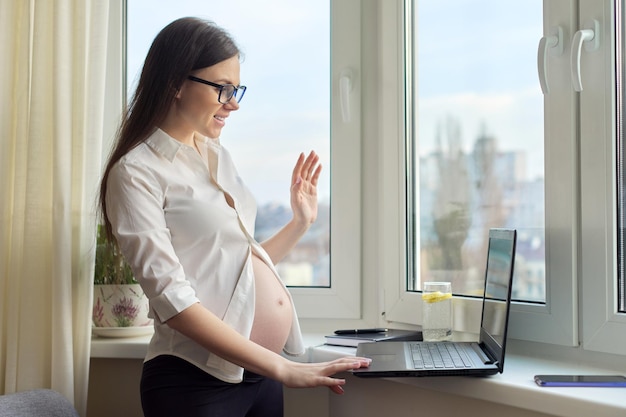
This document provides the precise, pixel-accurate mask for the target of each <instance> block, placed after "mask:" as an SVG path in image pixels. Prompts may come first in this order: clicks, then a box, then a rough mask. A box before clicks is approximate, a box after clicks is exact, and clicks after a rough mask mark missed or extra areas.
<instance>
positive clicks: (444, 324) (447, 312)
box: [422, 282, 452, 342]
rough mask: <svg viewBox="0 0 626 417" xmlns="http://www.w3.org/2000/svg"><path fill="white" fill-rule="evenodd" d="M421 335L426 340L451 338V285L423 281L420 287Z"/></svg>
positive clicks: (434, 340)
mask: <svg viewBox="0 0 626 417" xmlns="http://www.w3.org/2000/svg"><path fill="white" fill-rule="evenodd" d="M422 308H423V310H422V311H423V317H422V336H423V338H424V340H425V341H427V342H439V341H444V340H450V339H452V285H451V284H450V283H449V282H425V283H424V284H423V287H422Z"/></svg>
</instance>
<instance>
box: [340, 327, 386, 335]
mask: <svg viewBox="0 0 626 417" xmlns="http://www.w3.org/2000/svg"><path fill="white" fill-rule="evenodd" d="M388 331H389V329H384V328H380V327H377V328H375V329H345V330H335V334H363V333H385V332H388Z"/></svg>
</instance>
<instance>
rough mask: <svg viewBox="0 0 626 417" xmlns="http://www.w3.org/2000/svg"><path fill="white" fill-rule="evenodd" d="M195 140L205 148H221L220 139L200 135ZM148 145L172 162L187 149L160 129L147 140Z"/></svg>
mask: <svg viewBox="0 0 626 417" xmlns="http://www.w3.org/2000/svg"><path fill="white" fill-rule="evenodd" d="M194 139H195V140H196V141H197V142H200V143H202V144H204V145H205V146H207V145H208V146H214V147H217V148H219V147H220V144H219V139H215V140H209V138H207V137H204V136H201V135H198V134H196V135H195V137H194ZM146 144H147V145H148V146H150V147H151V148H152V149H154V150H155V151H156V152H158V153H159V154H161V155H162V156H163V157H164V158H166V159H167V160H168V161H170V162H172V161H173V160H174V158H175V157H176V154H177V153H178V151H179V150H181V149H182V148H183V147H185V145H183V144H182V143H181V142H179V141H177V140H176V139H174V138H173V137H171V136H170V135H168V134H167V133H165V131H163V130H161V129H160V128H158V127H157V128H156V130H155V131H154V133H152V135H150V136H149V137H148V139H146Z"/></svg>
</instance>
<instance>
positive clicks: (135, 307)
mask: <svg viewBox="0 0 626 417" xmlns="http://www.w3.org/2000/svg"><path fill="white" fill-rule="evenodd" d="M96 242H97V245H96V265H95V271H94V302H93V313H92V321H93V329H94V333H96V334H97V335H99V336H110V337H117V336H133V335H138V334H143V333H148V332H149V331H152V319H150V318H148V300H147V298H146V296H145V294H144V293H143V291H142V289H141V286H140V285H139V284H138V283H137V281H136V280H135V277H134V276H133V273H132V271H131V269H130V266H129V265H128V263H127V262H126V260H125V259H124V257H123V256H122V254H121V253H120V251H119V248H118V247H117V245H116V244H115V243H114V242H111V241H110V240H109V239H107V236H106V233H105V231H104V228H103V227H102V225H99V226H98V234H97V241H96Z"/></svg>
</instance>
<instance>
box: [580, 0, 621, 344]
mask: <svg viewBox="0 0 626 417" xmlns="http://www.w3.org/2000/svg"><path fill="white" fill-rule="evenodd" d="M618 10H619V8H616V7H615V3H614V2H613V1H606V2H601V4H596V2H593V1H589V0H580V21H581V23H582V24H581V25H580V27H583V26H584V25H585V23H584V22H587V21H588V20H589V19H597V20H598V21H599V23H600V34H599V35H600V45H601V47H600V50H599V51H595V52H594V53H593V55H592V54H591V53H589V54H587V53H585V51H584V49H583V53H582V57H581V75H582V77H581V80H582V85H583V91H581V92H580V115H581V123H580V129H581V132H580V146H581V163H580V165H581V253H582V262H581V265H582V266H581V272H582V291H581V299H582V302H581V305H582V311H584V312H585V315H584V316H583V317H582V319H581V320H582V335H583V338H582V345H583V348H584V349H585V350H593V351H599V352H605V353H614V354H621V355H624V348H623V347H624V346H626V314H623V313H618V312H617V300H618V294H617V291H618V289H617V280H618V276H617V275H618V272H617V266H616V265H617V233H618V231H617V224H618V223H617V193H616V189H617V188H616V187H617V184H616V178H617V176H616V175H617V174H616V158H617V155H616V152H617V150H616V135H617V117H616V100H617V98H616V86H617V82H616V81H617V80H616V76H615V73H616V69H617V67H616V49H615V48H616V42H615V33H616V18H615V13H616V11H618ZM623 23H625V22H622V24H623ZM622 30H623V27H622ZM620 44H621V43H618V44H617V45H620ZM621 46H622V47H623V45H621ZM622 65H623V63H622ZM607 110H608V111H607Z"/></svg>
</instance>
